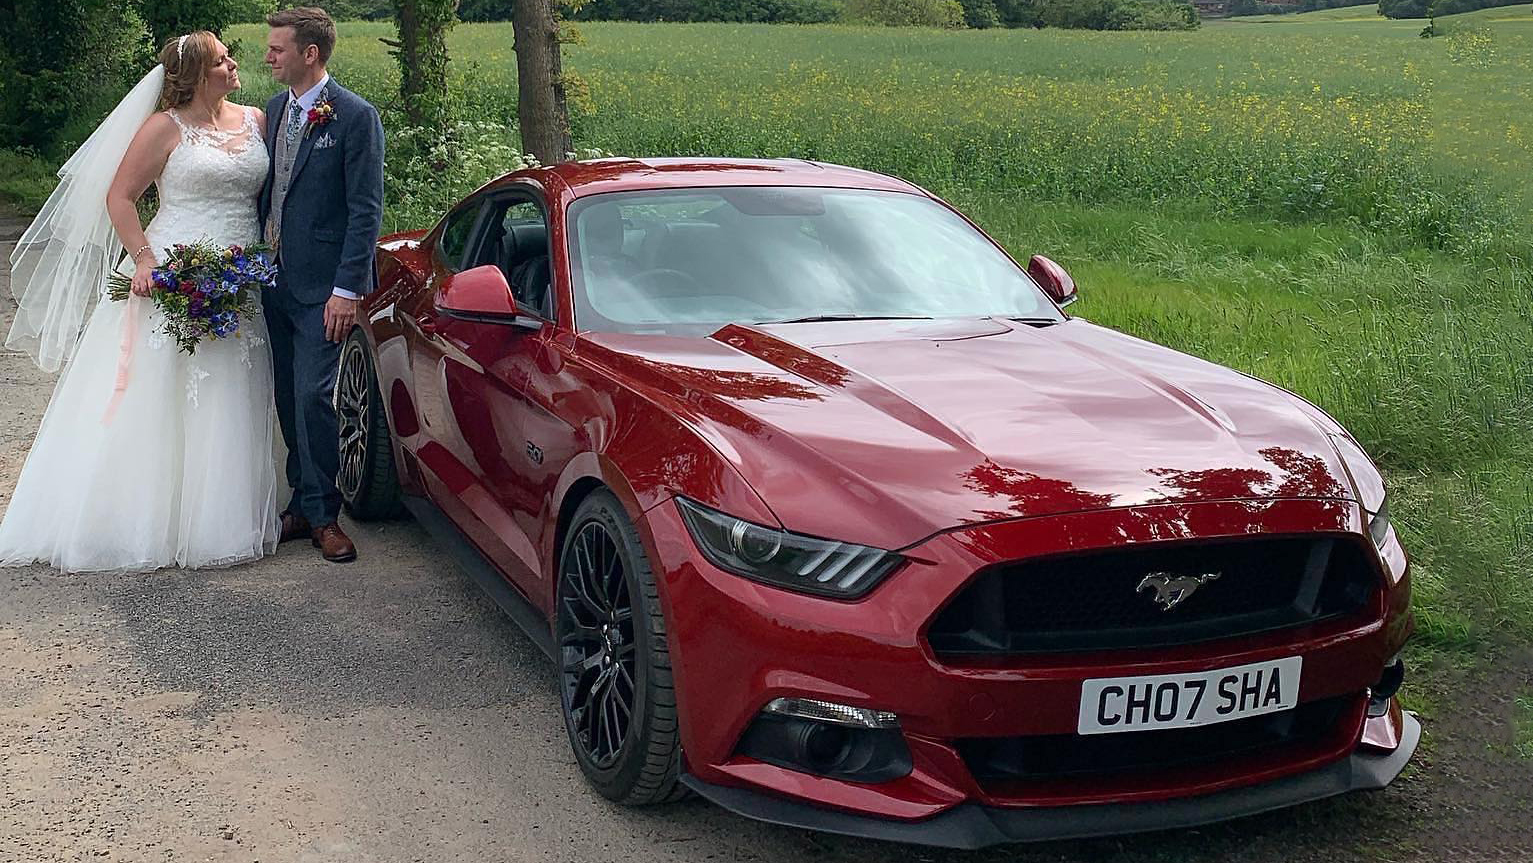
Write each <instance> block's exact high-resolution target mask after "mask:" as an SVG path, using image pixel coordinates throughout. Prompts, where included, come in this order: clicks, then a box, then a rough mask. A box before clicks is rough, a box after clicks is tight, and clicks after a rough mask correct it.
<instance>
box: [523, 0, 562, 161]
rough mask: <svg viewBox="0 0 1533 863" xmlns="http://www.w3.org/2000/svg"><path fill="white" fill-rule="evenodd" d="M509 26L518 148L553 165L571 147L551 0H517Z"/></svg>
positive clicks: (557, 30)
mask: <svg viewBox="0 0 1533 863" xmlns="http://www.w3.org/2000/svg"><path fill="white" fill-rule="evenodd" d="M511 26H512V29H513V31H514V32H515V34H516V91H517V102H516V119H517V124H518V125H519V126H521V131H522V149H523V150H525V151H526V152H528V153H531V154H532V155H534V156H536V157H537V160H538V161H539V162H540V163H542V164H544V165H554V164H558V163H559V162H563V161H564V160H565V159H566V158H567V155H568V153H569V152H570V150H571V149H572V148H573V145H572V143H571V142H570V121H569V114H568V112H567V111H566V110H565V104H564V73H563V70H562V69H561V68H560V64H559V22H558V19H556V18H555V17H554V5H553V0H517V3H516V6H515V8H514V9H513V10H512V16H511Z"/></svg>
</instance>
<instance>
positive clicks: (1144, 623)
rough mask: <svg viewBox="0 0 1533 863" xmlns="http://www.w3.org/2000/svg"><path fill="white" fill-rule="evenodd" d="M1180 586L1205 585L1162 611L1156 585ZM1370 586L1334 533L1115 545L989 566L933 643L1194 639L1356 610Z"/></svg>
mask: <svg viewBox="0 0 1533 863" xmlns="http://www.w3.org/2000/svg"><path fill="white" fill-rule="evenodd" d="M1210 574H1217V576H1218V577H1217V578H1208V576H1209V575H1210ZM1177 579H1184V580H1185V581H1182V582H1180V583H1184V584H1185V583H1188V582H1190V581H1197V580H1199V579H1201V580H1200V581H1198V583H1197V584H1196V585H1195V586H1194V587H1193V589H1192V590H1191V591H1190V592H1188V593H1187V594H1186V595H1185V596H1183V597H1181V599H1180V601H1178V602H1176V603H1175V604H1174V605H1173V606H1172V607H1171V608H1169V609H1167V608H1164V607H1163V605H1162V604H1161V603H1158V602H1156V593H1157V591H1156V582H1159V581H1165V582H1168V583H1169V584H1170V585H1175V584H1177V583H1178V581H1177ZM1376 587H1377V575H1376V574H1375V569H1374V568H1373V566H1372V565H1371V564H1370V563H1369V562H1368V559H1367V557H1366V556H1365V553H1364V551H1363V549H1362V548H1361V547H1360V546H1359V545H1357V544H1356V543H1353V542H1351V541H1349V540H1342V539H1334V538H1330V537H1320V538H1316V537H1304V538H1299V537H1295V538H1278V539H1273V538H1255V539H1239V540H1224V541H1216V542H1199V543H1168V544H1161V545H1155V546H1140V547H1129V548H1119V549H1115V550H1112V551H1105V552H1092V553H1086V554H1072V555H1064V556H1057V557H1048V558H1039V559H1035V560H1028V561H1023V562H1020V563H1012V564H1005V565H1001V566H996V567H992V568H990V569H988V570H985V571H984V572H982V573H981V574H980V575H979V576H978V577H976V578H975V580H974V581H973V582H972V583H971V584H970V585H969V586H968V587H967V588H965V589H964V590H963V592H962V593H960V594H959V595H958V596H957V597H955V598H954V600H953V601H952V602H951V603H949V605H948V606H947V607H946V608H945V609H943V611H942V613H941V614H939V615H938V616H937V619H936V620H935V621H933V623H932V626H931V629H930V631H929V633H928V638H929V639H930V641H931V645H932V649H933V650H935V651H936V652H937V653H938V654H939V655H942V654H995V653H1003V654H1004V653H1031V652H1040V651H1051V650H1101V649H1110V648H1133V647H1157V646H1166V645H1173V644H1189V643H1193V642H1198V641H1207V640H1211V639H1217V638H1228V637H1232V636H1241V635H1250V634H1252V633H1257V632H1264V631H1268V630H1272V629H1281V628H1284V627H1289V626H1299V625H1302V624H1307V623H1314V622H1316V621H1320V620H1325V619H1329V618H1334V617H1339V616H1343V615H1347V614H1351V613H1353V612H1356V611H1358V610H1359V609H1361V608H1363V607H1364V606H1365V605H1366V604H1367V603H1368V602H1369V600H1370V598H1371V597H1372V596H1373V594H1374V591H1375V590H1376ZM1168 592H1169V591H1168ZM1169 598H1173V597H1171V596H1168V599H1169Z"/></svg>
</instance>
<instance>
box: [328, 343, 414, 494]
mask: <svg viewBox="0 0 1533 863" xmlns="http://www.w3.org/2000/svg"><path fill="white" fill-rule="evenodd" d="M335 418H336V424H337V426H338V428H339V444H340V456H341V460H340V468H341V469H340V473H339V474H338V475H337V476H336V480H335V485H336V488H337V489H338V490H339V491H340V493H341V499H342V500H344V501H345V502H346V509H347V510H348V511H350V512H351V514H352V515H353V516H355V517H356V518H358V519H361V520H362V521H374V520H378V519H385V518H393V517H395V516H397V515H398V514H399V513H400V510H401V509H402V505H401V502H400V490H399V477H398V475H397V474H396V473H395V472H394V448H393V443H392V442H391V441H390V439H389V424H388V418H387V417H385V416H384V413H383V399H382V398H381V397H380V396H379V394H378V378H377V372H376V370H375V368H374V366H373V358H372V352H371V351H370V350H369V349H368V346H367V339H366V338H365V337H364V336H363V335H362V331H361V330H353V331H352V333H351V337H350V338H348V339H347V340H346V344H345V345H343V346H342V347H341V365H340V369H339V371H338V372H337V373H336V378H335Z"/></svg>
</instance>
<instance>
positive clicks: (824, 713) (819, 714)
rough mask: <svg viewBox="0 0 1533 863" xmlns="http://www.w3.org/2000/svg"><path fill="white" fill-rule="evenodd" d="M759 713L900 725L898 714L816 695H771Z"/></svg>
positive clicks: (871, 725) (858, 725)
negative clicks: (796, 696) (826, 699)
mask: <svg viewBox="0 0 1533 863" xmlns="http://www.w3.org/2000/svg"><path fill="white" fill-rule="evenodd" d="M762 712H763V713H772V714H776V715H778V716H792V717H794V718H796V719H809V720H813V721H816V722H829V723H831V724H833V725H846V726H849V727H852V728H898V727H900V719H899V717H898V716H895V715H894V714H893V713H890V712H889V711H887V710H869V709H868V708H866V707H852V706H850V705H846V704H837V703H835V702H833V701H820V700H819V699H816V698H774V699H773V700H772V701H771V702H770V703H768V704H767V706H766V707H765V708H763V709H762Z"/></svg>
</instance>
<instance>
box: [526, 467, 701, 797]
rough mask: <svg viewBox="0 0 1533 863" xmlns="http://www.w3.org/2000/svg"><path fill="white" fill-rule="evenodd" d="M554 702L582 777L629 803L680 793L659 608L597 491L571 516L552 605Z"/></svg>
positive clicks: (633, 541)
mask: <svg viewBox="0 0 1533 863" xmlns="http://www.w3.org/2000/svg"><path fill="white" fill-rule="evenodd" d="M554 639H555V642H554V643H555V645H556V646H557V650H556V653H555V655H556V656H557V657H558V664H559V703H560V706H561V709H562V712H563V714H564V728H565V731H566V732H567V733H568V734H569V739H570V747H571V748H572V749H573V750H574V752H575V760H576V761H577V762H578V763H579V765H580V770H581V772H582V773H584V774H585V777H586V779H587V781H589V782H590V783H591V785H592V786H593V787H595V789H596V790H597V791H598V792H599V793H600V794H601V795H602V796H603V797H606V798H607V799H609V800H613V801H616V802H618V803H622V804H624V805H628V806H644V805H648V804H653V803H666V802H670V801H672V800H678V799H680V798H681V797H683V796H685V794H686V791H685V788H684V787H683V786H682V785H681V784H680V783H678V781H677V779H678V777H679V776H680V774H681V737H680V733H679V731H678V729H677V724H676V690H675V688H674V686H673V685H672V682H671V655H670V650H669V648H668V647H667V645H666V629H665V616H664V615H663V614H662V612H661V610H660V598H659V594H658V592H657V591H656V589H655V577H654V573H653V571H652V570H651V569H650V565H649V560H648V558H647V557H646V556H645V554H644V547H643V545H642V544H641V543H640V542H639V535H638V531H636V530H635V529H634V526H633V523H632V522H631V521H629V520H628V516H627V514H626V513H625V512H624V511H623V506H622V504H620V503H619V502H618V500H617V498H616V497H615V496H613V494H612V493H611V492H610V491H607V490H606V489H599V490H597V491H593V492H592V493H591V494H590V495H589V496H587V497H586V499H585V500H583V501H582V502H581V504H580V507H579V508H578V509H577V510H576V511H575V516H574V518H573V519H571V521H570V527H569V531H568V532H567V534H566V535H565V540H564V547H563V549H562V550H561V552H560V555H559V584H558V592H557V595H556V606H555V612H554Z"/></svg>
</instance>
